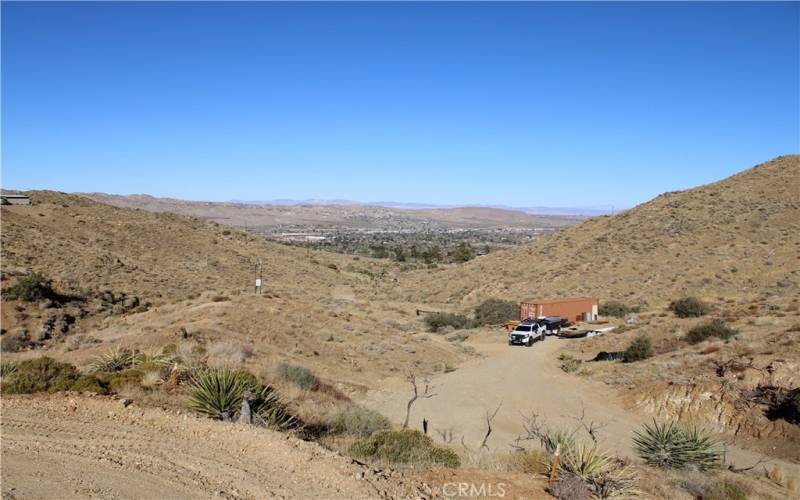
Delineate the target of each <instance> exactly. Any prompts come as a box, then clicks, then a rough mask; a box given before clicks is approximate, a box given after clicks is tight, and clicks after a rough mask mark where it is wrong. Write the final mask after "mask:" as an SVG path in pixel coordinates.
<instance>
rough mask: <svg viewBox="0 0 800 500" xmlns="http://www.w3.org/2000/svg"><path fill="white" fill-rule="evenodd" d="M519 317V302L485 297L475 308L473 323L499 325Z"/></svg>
mask: <svg viewBox="0 0 800 500" xmlns="http://www.w3.org/2000/svg"><path fill="white" fill-rule="evenodd" d="M518 317H519V304H518V303H516V302H511V301H510V300H502V299H487V300H484V301H483V302H481V303H480V304H479V305H478V306H477V307H476V308H475V324H476V325H477V326H482V325H499V324H500V323H503V322H505V321H508V320H512V319H516V318H518Z"/></svg>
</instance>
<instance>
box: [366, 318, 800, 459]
mask: <svg viewBox="0 0 800 500" xmlns="http://www.w3.org/2000/svg"><path fill="white" fill-rule="evenodd" d="M586 340H587V339H572V340H566V339H557V338H555V337H548V338H547V340H546V341H545V342H538V343H536V344H534V346H532V347H529V348H528V347H522V346H513V347H512V346H509V345H507V343H506V337H505V333H504V332H500V331H497V330H494V331H483V332H481V333H480V334H477V335H473V337H471V338H470V339H469V340H468V341H467V343H468V344H470V345H472V346H473V347H475V348H476V349H477V350H478V352H479V353H480V354H482V355H483V357H482V358H480V359H475V360H473V361H469V362H466V363H464V364H462V365H461V366H460V367H459V368H458V369H457V370H456V371H453V372H451V373H445V374H440V375H437V376H436V377H434V378H433V379H432V384H433V386H434V387H435V389H434V391H433V392H435V393H436V396H435V397H432V398H429V399H419V400H417V402H416V403H415V406H414V407H413V410H412V414H411V421H410V426H411V427H413V428H418V429H421V428H422V419H423V418H425V419H427V420H428V422H429V428H430V429H432V430H431V431H429V432H430V433H431V434H432V435H433V436H434V437H435V438H436V439H437V440H441V438H440V436H439V431H445V430H447V431H449V430H452V433H453V436H454V439H453V441H452V443H451V445H452V446H454V447H456V448H457V449H459V448H461V444H460V443H461V439H462V436H463V440H464V441H463V442H464V444H465V445H466V446H467V447H468V448H469V449H471V450H472V451H477V450H478V448H479V447H480V444H481V441H482V440H483V437H484V435H485V434H486V429H487V427H486V413H487V411H489V412H493V411H494V410H495V409H496V408H497V406H498V405H501V407H500V410H499V411H498V412H497V416H496V417H495V419H494V420H493V422H492V434H491V436H490V437H489V441H488V445H489V447H490V449H491V450H492V451H498V452H503V451H510V450H511V449H512V448H511V444H512V443H513V442H514V439H515V438H516V437H517V436H519V435H520V433H522V432H523V427H522V423H523V416H524V415H530V413H531V412H532V411H533V412H535V413H537V414H538V415H539V419H540V421H541V422H544V423H546V424H547V426H548V427H550V428H551V429H574V428H580V427H581V423H580V422H579V420H578V419H577V418H578V417H580V416H581V415H582V414H583V415H584V422H585V423H586V424H587V425H589V424H590V423H592V422H594V423H595V424H596V425H597V426H598V428H599V430H598V431H597V435H598V443H599V445H600V446H601V447H602V448H604V449H607V450H609V451H612V452H614V453H617V454H619V455H620V456H629V457H633V450H632V447H631V438H632V436H633V431H634V430H635V429H638V428H639V427H640V426H641V424H642V423H644V422H647V421H649V418H650V417H647V416H643V415H637V414H634V413H631V412H630V411H629V410H626V409H625V408H624V406H623V403H622V400H621V397H620V396H619V395H617V393H616V392H615V391H614V389H613V388H611V387H609V386H607V385H605V384H604V383H603V382H600V381H595V380H591V379H587V378H585V377H580V376H578V375H574V374H567V373H565V372H563V371H562V370H561V369H560V368H559V365H560V363H561V362H560V361H558V359H557V358H558V351H560V350H561V349H563V348H564V347H565V345H566V344H567V343H580V342H585V341H586ZM410 396H411V386H410V385H409V383H408V382H407V381H405V380H403V379H401V378H394V379H389V380H387V381H386V382H385V383H383V384H382V385H381V388H380V389H376V390H372V391H370V392H369V393H368V394H367V396H366V398H365V400H364V401H363V403H364V404H365V405H366V406H368V407H371V408H374V409H375V410H378V411H380V412H381V413H383V414H384V415H386V416H387V417H389V418H390V419H392V420H393V421H394V422H396V423H402V422H403V419H404V417H405V412H406V403H407V401H408V399H409V397H410ZM576 436H579V437H580V438H585V439H586V440H587V441H588V440H589V438H588V435H587V434H586V433H585V432H584V431H582V430H581V431H579V433H578V434H576ZM533 444H534V446H537V445H538V443H533ZM727 457H728V461H729V462H733V463H735V464H736V465H737V466H739V467H741V466H746V465H750V464H752V463H755V462H756V461H757V460H758V459H759V458H760V455H759V454H757V453H754V452H750V451H747V450H742V449H736V448H733V447H730V448H729V449H728V455H727ZM770 463H780V464H781V465H782V466H783V468H784V469H785V470H786V471H787V472H789V473H790V474H793V475H797V474H798V473H799V472H800V467H798V465H797V464H790V463H788V462H783V461H779V460H774V461H771V462H770Z"/></svg>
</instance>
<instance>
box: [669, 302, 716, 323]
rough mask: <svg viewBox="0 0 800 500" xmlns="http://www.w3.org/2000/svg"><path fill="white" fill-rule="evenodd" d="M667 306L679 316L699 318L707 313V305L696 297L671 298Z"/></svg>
mask: <svg viewBox="0 0 800 500" xmlns="http://www.w3.org/2000/svg"><path fill="white" fill-rule="evenodd" d="M669 308H670V310H671V311H672V312H674V313H675V316H677V317H679V318H699V317H700V316H705V315H706V314H708V311H709V307H708V305H707V304H706V303H705V302H703V301H701V300H700V299H698V298H696V297H684V298H682V299H678V300H673V301H672V302H671V303H670V304H669Z"/></svg>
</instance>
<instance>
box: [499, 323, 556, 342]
mask: <svg viewBox="0 0 800 500" xmlns="http://www.w3.org/2000/svg"><path fill="white" fill-rule="evenodd" d="M546 335H547V328H546V326H545V324H544V322H542V321H539V320H531V319H526V320H525V321H523V322H521V323H520V324H519V325H517V327H516V328H515V329H514V331H512V332H509V334H508V345H524V346H528V347H530V346H532V345H533V343H534V342H536V341H537V340H544V339H545V336H546Z"/></svg>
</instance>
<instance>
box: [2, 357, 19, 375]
mask: <svg viewBox="0 0 800 500" xmlns="http://www.w3.org/2000/svg"><path fill="white" fill-rule="evenodd" d="M15 371H17V364H16V363H14V362H12V361H6V362H4V363H0V377H7V376H9V375H11V374H12V373H14V372H15Z"/></svg>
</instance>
